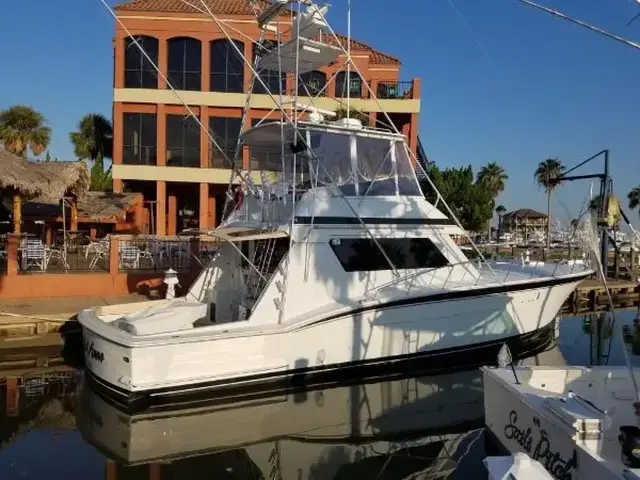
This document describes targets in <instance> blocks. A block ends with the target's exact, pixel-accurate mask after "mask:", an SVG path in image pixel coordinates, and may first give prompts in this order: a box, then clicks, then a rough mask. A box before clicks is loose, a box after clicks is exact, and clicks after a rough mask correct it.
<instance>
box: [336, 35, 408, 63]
mask: <svg viewBox="0 0 640 480" xmlns="http://www.w3.org/2000/svg"><path fill="white" fill-rule="evenodd" d="M336 36H337V37H338V40H340V43H341V44H342V47H343V48H345V49H346V48H347V40H348V39H347V37H346V36H345V35H340V34H339V33H337V34H336ZM325 39H326V37H325ZM331 43H335V41H334V42H331ZM351 50H352V51H353V50H360V51H366V52H369V53H370V54H371V55H370V56H369V60H370V63H374V64H383V65H389V64H391V65H400V60H399V59H397V58H396V57H392V56H391V55H387V54H386V53H383V52H381V51H379V50H376V49H374V48H373V47H371V46H369V45H367V44H366V43H362V42H359V41H358V40H354V39H353V38H352V39H351Z"/></svg>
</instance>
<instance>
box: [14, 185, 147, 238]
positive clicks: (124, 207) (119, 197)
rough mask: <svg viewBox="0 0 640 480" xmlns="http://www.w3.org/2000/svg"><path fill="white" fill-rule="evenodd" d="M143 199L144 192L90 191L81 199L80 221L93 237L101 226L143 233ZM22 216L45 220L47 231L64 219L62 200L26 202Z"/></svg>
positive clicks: (120, 230)
mask: <svg viewBox="0 0 640 480" xmlns="http://www.w3.org/2000/svg"><path fill="white" fill-rule="evenodd" d="M143 200H144V199H143V197H142V194H141V193H114V192H86V193H85V194H84V195H83V196H82V197H80V198H78V202H77V221H78V223H79V224H80V223H82V224H83V225H84V226H85V227H86V226H87V225H88V227H89V230H90V232H91V237H92V238H93V237H95V236H96V233H97V229H98V228H102V229H103V230H105V231H106V232H121V233H141V232H142V229H143V223H144V218H143ZM22 216H23V218H24V219H25V220H32V221H37V220H39V221H44V222H45V224H46V225H47V228H46V229H45V231H46V232H50V231H51V230H50V228H51V227H52V224H56V223H60V222H61V221H63V214H62V206H61V204H60V202H55V201H52V200H48V199H46V198H41V197H36V198H34V199H33V200H31V201H28V202H26V203H25V204H24V205H23V206H22ZM108 225H111V226H110V227H108ZM47 241H49V240H47Z"/></svg>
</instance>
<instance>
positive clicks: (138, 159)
mask: <svg viewBox="0 0 640 480" xmlns="http://www.w3.org/2000/svg"><path fill="white" fill-rule="evenodd" d="M122 123H123V139H122V163H125V164H128V165H155V164H156V139H157V133H156V132H157V123H156V114H155V113H125V114H124V115H123V116H122Z"/></svg>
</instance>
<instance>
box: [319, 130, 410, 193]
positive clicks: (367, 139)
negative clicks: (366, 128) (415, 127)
mask: <svg viewBox="0 0 640 480" xmlns="http://www.w3.org/2000/svg"><path fill="white" fill-rule="evenodd" d="M309 140H310V144H311V149H312V150H313V152H314V154H315V156H316V157H317V158H318V160H319V161H320V164H321V165H320V167H319V168H318V169H317V179H318V182H319V183H320V184H329V185H330V184H332V183H335V184H336V185H338V186H339V187H340V189H341V190H342V193H343V194H344V195H346V196H360V197H361V196H394V195H411V196H420V195H421V193H420V187H419V186H418V181H417V179H416V176H415V174H414V172H413V167H412V166H411V160H410V158H409V154H408V152H407V147H406V145H405V144H404V142H402V141H400V140H396V139H390V138H385V137H379V136H375V135H371V136H365V135H353V134H348V133H337V132H336V133H334V132H322V131H316V132H313V131H312V132H311V134H310V136H309Z"/></svg>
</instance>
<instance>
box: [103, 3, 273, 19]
mask: <svg viewBox="0 0 640 480" xmlns="http://www.w3.org/2000/svg"><path fill="white" fill-rule="evenodd" d="M258 1H259V2H261V3H263V4H264V5H265V6H266V5H268V4H269V3H270V2H269V1H268V0H258ZM187 3H191V4H193V5H196V6H198V5H199V3H200V2H199V0H194V1H188V2H187ZM187 3H185V2H183V1H182V0H129V1H128V2H124V3H121V4H119V5H116V10H118V11H121V10H125V11H132V10H133V11H137V12H176V13H200V12H198V10H197V9H195V8H193V7H190V6H189V5H187ZM205 3H206V5H207V6H208V7H209V9H210V10H211V11H212V12H213V13H217V14H221V15H252V16H253V15H254V12H253V10H252V9H251V6H250V5H249V2H247V0H205Z"/></svg>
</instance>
